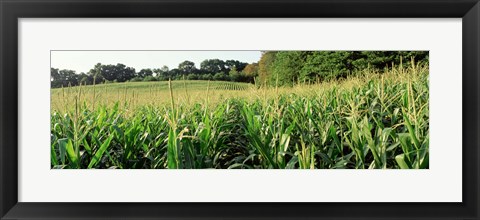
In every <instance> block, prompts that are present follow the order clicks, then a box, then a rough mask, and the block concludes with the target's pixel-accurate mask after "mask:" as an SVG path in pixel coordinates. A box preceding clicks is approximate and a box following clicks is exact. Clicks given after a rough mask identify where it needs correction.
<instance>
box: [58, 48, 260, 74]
mask: <svg viewBox="0 0 480 220" xmlns="http://www.w3.org/2000/svg"><path fill="white" fill-rule="evenodd" d="M260 56H261V52H260V51H51V61H50V62H51V67H52V68H57V69H69V70H75V71H76V73H81V72H84V73H87V72H88V71H89V70H90V69H92V68H93V67H94V66H95V64H97V63H102V64H114V65H115V64H117V63H122V64H125V65H126V66H129V67H133V68H135V70H136V71H137V72H138V71H140V70H141V69H146V68H151V69H154V68H161V67H162V66H163V65H166V66H168V68H170V69H173V68H177V67H178V64H179V63H181V62H183V61H185V60H189V61H192V62H194V63H195V66H196V67H197V68H200V63H201V62H202V61H204V60H206V59H221V60H238V61H241V62H246V63H253V62H258V61H259V60H260Z"/></svg>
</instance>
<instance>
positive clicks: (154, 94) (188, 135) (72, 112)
mask: <svg viewBox="0 0 480 220" xmlns="http://www.w3.org/2000/svg"><path fill="white" fill-rule="evenodd" d="M428 79H429V69H428V65H415V64H413V65H411V66H400V67H393V68H390V69H389V70H388V71H387V72H385V73H380V72H377V71H373V70H364V71H363V72H362V74H357V75H356V76H350V77H347V78H346V79H339V80H330V81H324V82H320V83H316V82H315V83H314V82H297V83H295V84H294V85H293V86H291V87H279V86H272V85H270V86H265V85H258V84H257V85H254V84H251V83H240V82H226V81H213V80H212V81H207V80H195V81H191V80H174V81H171V82H169V81H159V82H126V83H109V84H108V83H107V84H98V85H86V86H85V85H82V86H72V87H63V88H53V89H52V90H51V99H52V100H51V146H50V147H51V148H50V151H51V167H52V168H82V169H84V168H95V169H165V168H169V169H209V168H215V169H400V168H402V169H426V168H429V86H428V85H429V81H428Z"/></svg>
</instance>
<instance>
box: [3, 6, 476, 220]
mask: <svg viewBox="0 0 480 220" xmlns="http://www.w3.org/2000/svg"><path fill="white" fill-rule="evenodd" d="M0 15H1V16H0V19H1V21H0V23H1V25H0V28H1V39H0V54H1V58H0V67H1V73H0V162H1V163H0V164H1V168H0V184H1V186H0V218H1V219H106V218H108V219H120V218H121V219H195V218H196V219H307V218H308V219H479V218H480V217H479V216H480V215H479V211H478V208H479V198H480V197H479V159H480V156H479V150H478V146H479V145H478V134H479V130H478V124H479V117H478V116H479V101H478V95H479V77H478V76H479V73H480V72H479V70H480V69H479V61H480V59H479V58H480V57H479V54H480V47H479V46H480V44H479V41H480V32H479V31H480V20H479V19H480V4H479V3H478V0H296V1H295V0H243V1H239V0H142V1H136V0H117V1H109V0H99V1H95V0H61V1H60V0H0ZM46 17H48V18H60V17H69V18H77V17H78V18H84V17H88V18H105V17H112V18H120V17H121V18H132V17H212V18H226V17H258V18H265V17H269V18H277V17H286V18H294V17H304V18H310V17H334V18H336V17H347V18H352V17H362V18H365V17H371V18H392V17H394V18H397V17H402V18H403V17H406V18H444V17H455V18H462V20H463V22H462V36H463V37H462V38H463V39H462V40H463V42H462V44H463V52H462V53H463V63H462V65H463V67H462V68H463V73H462V102H463V104H462V112H463V119H462V121H463V125H462V126H463V134H462V138H463V140H462V142H463V146H462V147H463V164H462V166H463V169H462V172H463V173H462V176H463V180H462V181H463V186H462V187H463V194H462V196H463V202H461V203H22V202H18V195H17V192H18V153H17V146H18V129H19V127H18V89H19V88H18V72H17V71H18V66H17V64H18V22H17V19H18V18H46ZM445 117H448V116H445ZM446 178H448V177H446Z"/></svg>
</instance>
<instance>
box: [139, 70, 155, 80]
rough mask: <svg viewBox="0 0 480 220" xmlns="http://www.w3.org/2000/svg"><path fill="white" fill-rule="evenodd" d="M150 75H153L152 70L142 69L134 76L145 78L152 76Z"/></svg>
mask: <svg viewBox="0 0 480 220" xmlns="http://www.w3.org/2000/svg"><path fill="white" fill-rule="evenodd" d="M152 75H153V71H152V69H142V70H140V71H139V72H138V73H137V74H136V76H138V77H141V78H145V77H147V76H152Z"/></svg>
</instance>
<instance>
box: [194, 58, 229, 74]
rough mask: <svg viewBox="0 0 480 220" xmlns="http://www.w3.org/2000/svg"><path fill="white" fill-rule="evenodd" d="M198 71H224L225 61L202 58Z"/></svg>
mask: <svg viewBox="0 0 480 220" xmlns="http://www.w3.org/2000/svg"><path fill="white" fill-rule="evenodd" d="M200 71H201V72H202V73H204V74H205V73H218V72H223V73H226V68H225V62H224V61H223V60H220V59H209V60H204V61H203V62H202V63H200Z"/></svg>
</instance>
